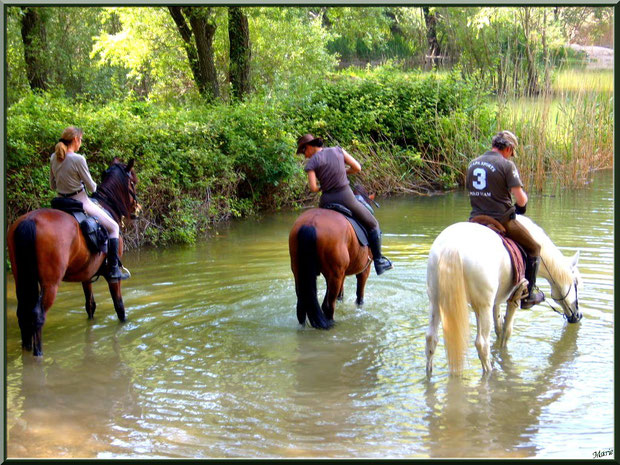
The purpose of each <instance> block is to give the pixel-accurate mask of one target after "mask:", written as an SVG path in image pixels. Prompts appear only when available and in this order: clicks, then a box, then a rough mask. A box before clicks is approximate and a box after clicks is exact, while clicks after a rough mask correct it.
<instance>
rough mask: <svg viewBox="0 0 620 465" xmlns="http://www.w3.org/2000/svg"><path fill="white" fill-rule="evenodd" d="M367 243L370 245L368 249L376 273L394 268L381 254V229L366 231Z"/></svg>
mask: <svg viewBox="0 0 620 465" xmlns="http://www.w3.org/2000/svg"><path fill="white" fill-rule="evenodd" d="M368 245H369V247H370V251H371V252H372V257H373V261H374V263H375V271H376V272H377V275H380V274H382V273H383V272H384V271H387V270H391V269H392V268H394V265H392V262H391V261H390V260H388V259H387V258H386V257H384V256H383V255H381V231H379V228H377V229H373V230H371V231H368Z"/></svg>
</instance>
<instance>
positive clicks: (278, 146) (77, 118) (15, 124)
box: [6, 71, 490, 244]
mask: <svg viewBox="0 0 620 465" xmlns="http://www.w3.org/2000/svg"><path fill="white" fill-rule="evenodd" d="M475 98H476V97H475V93H474V92H473V89H472V87H471V86H470V85H468V84H467V83H464V82H462V81H461V80H459V79H458V78H457V76H456V75H455V74H451V75H448V76H446V77H444V78H437V77H435V76H428V77H422V76H421V75H412V76H399V75H398V74H396V73H394V72H388V71H383V73H379V74H376V75H374V74H372V73H369V74H368V75H367V76H364V77H359V76H347V75H345V74H340V75H333V76H332V79H331V80H329V81H327V82H326V83H324V84H321V85H319V86H318V87H316V88H315V90H314V91H313V92H311V93H309V94H307V95H303V96H289V97H288V98H287V99H284V100H283V101H281V102H273V100H272V99H269V98H254V99H251V100H248V101H246V102H241V103H238V104H236V105H225V104H220V105H205V104H203V103H194V104H192V105H191V106H187V105H184V106H183V107H180V106H171V105H162V104H159V103H156V102H145V101H141V100H136V99H128V100H126V101H124V102H118V101H117V102H112V103H110V104H108V105H105V106H101V105H98V104H92V103H89V102H82V103H73V102H71V101H69V100H68V99H67V98H66V97H63V96H59V95H54V94H51V93H49V94H37V95H32V94H31V95H29V96H27V97H26V98H24V99H22V100H20V101H19V102H17V103H15V104H14V105H12V106H11V107H10V108H9V109H8V115H7V116H8V118H7V166H6V168H7V170H6V173H7V187H8V188H7V203H6V205H7V216H8V220H9V221H12V220H13V219H14V218H15V217H16V216H17V215H19V214H21V213H24V212H26V211H28V210H31V209H33V208H38V207H41V206H47V205H49V201H50V200H51V198H52V197H53V195H54V194H53V192H52V191H51V190H50V189H49V181H48V179H49V156H50V154H51V152H52V151H53V146H54V144H55V141H56V140H57V139H58V136H59V134H60V133H61V132H62V130H63V129H64V127H66V126H68V125H69V124H74V125H77V126H79V127H81V128H82V129H83V130H84V142H83V146H82V149H81V153H82V154H83V155H85V156H86V158H87V160H88V162H89V166H90V169H91V172H92V174H93V178H94V179H95V180H98V179H99V178H100V176H101V173H102V172H103V171H104V170H105V169H106V168H107V166H108V164H109V163H110V161H111V160H112V159H113V158H114V157H115V156H117V157H119V158H121V159H124V160H126V161H127V160H129V159H130V158H136V169H137V172H138V175H139V179H140V184H139V192H140V198H141V203H142V205H143V208H144V215H143V217H142V219H141V220H140V222H141V223H140V227H139V228H138V230H139V231H140V233H139V237H135V238H133V240H134V241H135V242H136V243H153V244H159V243H166V242H191V241H193V240H195V238H196V237H197V235H198V234H200V233H201V232H204V231H205V230H207V229H208V228H209V226H210V225H211V224H212V223H213V222H217V221H220V220H222V219H226V218H229V217H234V216H245V215H247V214H250V213H253V212H255V211H256V210H257V209H259V208H279V207H281V206H284V205H290V204H293V203H295V202H298V201H300V200H303V199H304V198H306V196H307V191H306V187H305V182H304V181H305V180H304V175H303V171H302V170H301V169H300V163H301V159H300V157H297V158H296V157H295V156H294V152H295V141H296V138H297V136H298V135H299V133H301V132H303V131H314V132H316V133H317V134H318V135H323V136H327V137H328V139H329V141H330V142H335V143H339V144H341V145H343V146H346V147H351V149H350V150H351V151H352V152H353V153H354V155H355V156H358V157H360V159H362V160H365V161H366V162H367V169H365V171H367V172H368V176H369V179H374V180H375V181H378V182H377V184H380V181H381V179H387V177H392V178H394V177H395V176H398V175H399V174H400V173H406V174H405V175H403V177H402V179H401V181H402V184H403V185H407V186H414V185H418V184H423V185H425V186H427V187H431V186H435V187H438V186H440V185H441V184H442V183H444V184H445V183H451V182H453V181H454V173H456V172H458V170H459V169H460V168H459V167H458V166H455V165H454V164H453V163H452V161H450V159H451V157H452V155H451V154H449V153H446V152H445V150H444V145H445V141H442V139H450V140H454V141H458V140H461V139H463V138H464V135H465V134H467V135H468V136H469V137H470V138H471V135H472V133H473V131H474V129H475V128H474V127H473V125H475V124H479V125H482V126H485V128H486V130H487V131H488V126H489V125H488V120H489V119H490V114H489V112H488V111H487V110H485V109H484V108H486V107H484V106H483V107H480V106H477V105H474V104H473V102H474V100H475ZM452 115H459V119H458V124H450V123H449V122H448V121H449V120H450V119H451V118H452ZM484 132H485V130H482V131H478V133H479V134H480V135H483V133H484ZM456 134H461V135H462V137H460V138H459V137H457V135H456ZM484 135H487V134H484ZM375 166H376V169H375ZM435 177H439V178H440V180H439V181H438V180H437V179H435ZM392 185H393V187H394V184H392ZM394 190H397V188H396V187H394ZM381 191H382V192H386V189H385V188H383V189H382V190H381Z"/></svg>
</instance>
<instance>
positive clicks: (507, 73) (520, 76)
mask: <svg viewBox="0 0 620 465" xmlns="http://www.w3.org/2000/svg"><path fill="white" fill-rule="evenodd" d="M229 10H230V11H229ZM231 18H232V21H233V22H236V24H237V25H236V26H235V25H231V24H229V22H230V21H231ZM612 19H613V9H612V8H611V7H583V6H581V7H569V6H566V7H543V6H540V7H442V6H432V7H393V6H390V7H339V6H338V7H336V6H318V7H298V6H293V7H279V6H269V7H264V6H263V7H254V6H252V7H242V8H239V7H226V6H208V7H202V6H184V7H180V6H171V7H165V6H152V7H103V6H96V7H72V6H67V7H44V6H40V7H16V6H15V7H8V8H7V92H8V101H9V103H11V102H13V101H15V100H17V99H18V98H20V97H21V96H24V95H25V94H26V93H27V92H29V91H31V90H33V89H56V90H57V91H58V92H61V93H64V94H65V95H67V96H71V97H79V98H85V99H91V100H92V99H98V100H102V101H108V100H110V99H114V98H126V97H127V96H128V95H134V96H139V97H141V98H148V99H155V100H164V101H165V100H169V99H174V100H176V99H178V98H179V97H180V96H187V97H188V98H195V97H199V98H200V97H201V98H203V99H206V100H223V101H227V100H229V99H230V98H231V95H233V94H234V93H235V92H234V90H231V89H233V87H234V86H235V85H241V84H239V83H240V82H241V81H238V82H239V83H238V84H234V83H235V82H236V81H235V79H239V78H240V76H243V77H244V79H245V81H244V82H243V83H242V85H243V89H244V90H243V92H244V93H246V94H247V93H267V94H269V93H275V92H298V90H299V88H300V87H303V86H304V85H307V84H309V83H312V82H316V81H317V80H320V79H321V78H323V77H324V76H325V75H326V74H327V73H329V72H331V71H334V70H336V69H337V68H342V67H345V66H348V65H351V64H354V65H362V66H365V65H366V64H371V65H372V64H378V63H385V62H392V63H393V64H394V65H396V66H400V67H402V68H405V69H411V68H424V67H427V68H428V67H429V66H434V65H437V60H440V61H441V64H442V65H448V66H460V67H461V69H462V73H463V74H464V76H466V77H477V78H478V79H480V83H481V84H483V85H485V86H488V87H489V88H491V89H493V90H494V91H496V92H518V93H523V94H532V93H536V92H538V91H539V89H540V88H541V86H544V85H545V79H547V78H548V76H546V73H545V69H546V68H548V67H549V64H550V63H558V62H561V61H562V60H564V61H565V60H567V59H570V58H571V53H572V54H573V55H574V54H575V52H571V51H570V50H569V49H567V48H566V47H565V46H566V44H568V43H569V42H571V41H580V42H581V43H582V44H599V45H610V44H611V43H612V39H613V25H612ZM243 24H247V29H246V30H243V28H242V29H241V30H240V32H243V34H245V36H244V37H243V36H239V37H236V36H234V34H233V35H232V36H231V35H230V33H231V31H232V32H233V33H234V31H236V30H239V27H238V25H243ZM231 26H235V27H231ZM231 37H232V39H231ZM231 40H232V41H233V42H232V43H231ZM231 57H232V58H231ZM429 57H430V58H432V60H429ZM574 58H578V57H576V56H575V57H574ZM231 60H232V62H231ZM238 60H242V61H243V63H244V65H243V66H244V67H243V68H239V63H237V61H238ZM240 69H243V74H238V71H239V70H240Z"/></svg>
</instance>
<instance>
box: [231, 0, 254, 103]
mask: <svg viewBox="0 0 620 465" xmlns="http://www.w3.org/2000/svg"><path fill="white" fill-rule="evenodd" d="M228 39H229V44H230V45H229V56H230V63H229V64H228V68H229V80H230V84H231V93H232V97H233V98H236V99H239V100H242V99H243V97H244V96H245V95H247V94H248V93H249V92H250V58H251V56H252V51H251V48H250V28H249V25H248V18H247V16H245V14H243V11H242V10H241V8H240V7H228Z"/></svg>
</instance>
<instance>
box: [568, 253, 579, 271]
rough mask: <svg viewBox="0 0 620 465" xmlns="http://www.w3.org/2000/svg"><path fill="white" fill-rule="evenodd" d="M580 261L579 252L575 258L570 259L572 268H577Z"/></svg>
mask: <svg viewBox="0 0 620 465" xmlns="http://www.w3.org/2000/svg"><path fill="white" fill-rule="evenodd" d="M578 261H579V250H578V251H577V253H576V254H575V255H573V257H572V258H571V259H570V267H571V268H575V267H576V266H577V262H578Z"/></svg>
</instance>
